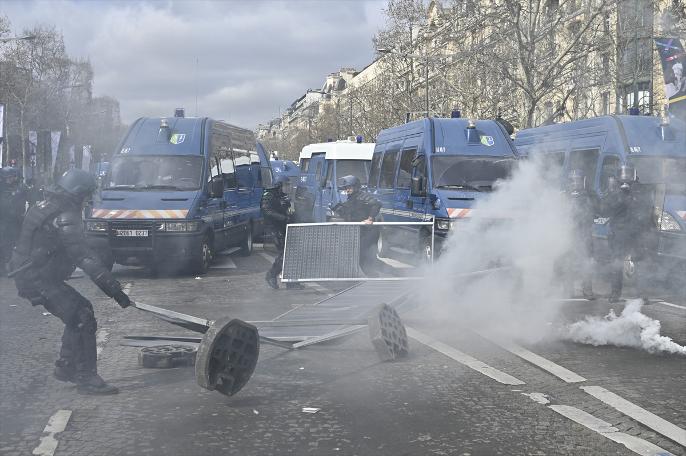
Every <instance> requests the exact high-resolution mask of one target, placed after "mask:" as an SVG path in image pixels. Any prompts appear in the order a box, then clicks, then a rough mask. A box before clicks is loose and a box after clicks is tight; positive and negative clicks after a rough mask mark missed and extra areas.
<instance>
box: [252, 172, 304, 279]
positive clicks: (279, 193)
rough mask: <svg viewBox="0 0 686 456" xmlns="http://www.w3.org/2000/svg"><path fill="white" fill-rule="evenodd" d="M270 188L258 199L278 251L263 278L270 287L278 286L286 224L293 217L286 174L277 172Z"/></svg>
mask: <svg viewBox="0 0 686 456" xmlns="http://www.w3.org/2000/svg"><path fill="white" fill-rule="evenodd" d="M272 184H273V185H272V188H269V189H265V191H264V193H263V194H262V200H261V201H260V208H261V209H262V215H263V216H264V220H265V223H266V224H267V225H268V226H269V227H270V228H271V230H272V234H273V237H274V246H275V247H276V250H277V252H278V255H277V257H276V259H275V260H274V264H272V267H271V268H269V271H267V274H266V276H265V280H266V281H267V283H268V284H269V286H270V287H272V288H274V289H278V288H279V283H278V281H277V278H278V276H279V274H280V273H281V269H282V267H283V251H284V248H285V246H286V244H285V241H286V226H287V225H288V222H289V221H290V219H291V218H292V217H293V210H292V208H291V199H290V198H289V196H288V185H289V180H288V176H284V175H283V174H279V175H277V176H276V177H275V178H274V181H273V183H272ZM286 288H289V289H300V288H302V285H300V284H298V283H288V284H286Z"/></svg>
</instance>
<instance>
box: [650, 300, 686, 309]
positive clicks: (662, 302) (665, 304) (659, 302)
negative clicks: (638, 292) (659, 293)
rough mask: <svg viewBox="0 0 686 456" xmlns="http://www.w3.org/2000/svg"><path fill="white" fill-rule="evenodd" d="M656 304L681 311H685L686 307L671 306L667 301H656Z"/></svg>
mask: <svg viewBox="0 0 686 456" xmlns="http://www.w3.org/2000/svg"><path fill="white" fill-rule="evenodd" d="M656 304H662V305H663V306H669V307H674V308H675V309H681V310H686V306H680V305H679V304H672V303H671V302H667V301H658V302H656Z"/></svg>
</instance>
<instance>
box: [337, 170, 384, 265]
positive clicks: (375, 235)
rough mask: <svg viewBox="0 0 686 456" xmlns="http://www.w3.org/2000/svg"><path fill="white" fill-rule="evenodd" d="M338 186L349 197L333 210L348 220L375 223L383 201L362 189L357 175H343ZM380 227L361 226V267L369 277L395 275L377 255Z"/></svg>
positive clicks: (368, 223)
mask: <svg viewBox="0 0 686 456" xmlns="http://www.w3.org/2000/svg"><path fill="white" fill-rule="evenodd" d="M338 188H339V189H340V190H341V191H343V192H345V193H346V194H347V196H348V199H347V200H346V201H345V202H343V203H339V204H337V205H336V206H335V207H333V208H332V210H333V211H334V212H335V213H336V214H337V215H339V216H340V217H341V218H343V220H345V221H346V222H363V223H365V224H367V225H373V224H374V220H375V219H376V217H377V216H378V215H379V212H380V211H381V202H380V201H379V200H377V199H376V198H374V197H373V196H372V195H370V194H369V193H367V192H363V191H362V185H361V183H360V179H358V178H357V177H356V176H352V175H350V176H343V177H341V178H340V179H338ZM378 240H379V229H378V227H376V226H365V227H360V267H361V268H362V271H363V272H364V273H365V275H367V276H368V277H378V276H379V275H380V274H383V275H394V270H393V268H391V267H390V266H388V265H387V264H386V263H384V262H382V261H380V260H379V259H378V258H377V257H376V250H377V242H378Z"/></svg>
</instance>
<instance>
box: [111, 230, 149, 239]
mask: <svg viewBox="0 0 686 456" xmlns="http://www.w3.org/2000/svg"><path fill="white" fill-rule="evenodd" d="M116 234H117V236H125V237H148V230H117V232H116Z"/></svg>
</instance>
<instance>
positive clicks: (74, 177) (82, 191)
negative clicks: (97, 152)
mask: <svg viewBox="0 0 686 456" xmlns="http://www.w3.org/2000/svg"><path fill="white" fill-rule="evenodd" d="M96 187H97V184H96V183H95V178H94V177H93V176H91V175H90V173H88V172H86V171H84V170H82V169H70V170H69V171H67V172H66V173H64V174H62V177H60V179H59V180H58V181H57V189H58V191H61V192H63V193H66V194H67V195H69V196H70V197H72V198H73V199H75V200H78V201H83V200H84V199H85V198H87V197H88V196H90V195H91V194H92V193H93V192H94V191H95V189H96Z"/></svg>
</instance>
